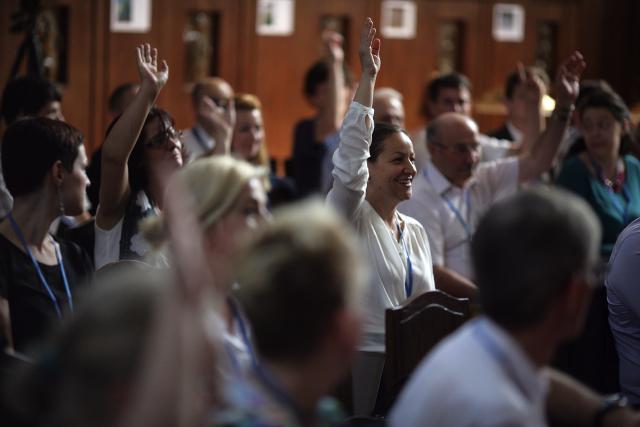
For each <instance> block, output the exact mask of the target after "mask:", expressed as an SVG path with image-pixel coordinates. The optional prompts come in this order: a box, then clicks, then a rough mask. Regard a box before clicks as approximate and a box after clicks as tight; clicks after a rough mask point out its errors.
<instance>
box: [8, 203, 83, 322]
mask: <svg viewBox="0 0 640 427" xmlns="http://www.w3.org/2000/svg"><path fill="white" fill-rule="evenodd" d="M7 217H8V218H9V222H10V223H11V227H12V228H13V231H14V232H15V233H16V235H17V236H18V239H19V240H20V243H22V246H23V247H24V250H25V251H26V252H27V254H28V255H29V258H31V263H32V264H33V267H34V268H35V269H36V273H37V274H38V278H39V279H40V283H41V284H42V287H43V288H44V290H45V291H46V293H47V295H48V296H49V299H50V300H51V302H52V303H53V306H54V308H55V310H56V314H57V315H58V319H61V320H62V310H61V309H60V305H59V304H58V299H57V298H56V296H55V294H54V293H53V290H52V289H51V287H50V286H49V283H48V282H47V279H45V277H44V274H43V273H42V270H41V269H40V265H39V264H38V261H37V260H36V257H35V256H33V253H32V252H31V250H30V249H29V246H28V245H27V241H26V239H25V238H24V235H23V234H22V231H21V230H20V227H19V226H18V224H17V223H16V220H15V219H14V218H13V214H12V213H11V212H10V213H9V215H7ZM54 247H55V250H56V259H57V261H58V265H59V266H60V275H61V276H62V283H63V284H64V290H65V292H66V294H67V301H68V303H69V309H70V310H71V311H72V312H73V298H72V296H71V291H70V289H69V281H68V280H67V273H66V271H65V269H64V263H63V262H62V255H61V254H60V245H58V244H57V243H54Z"/></svg>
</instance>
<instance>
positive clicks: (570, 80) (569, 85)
mask: <svg viewBox="0 0 640 427" xmlns="http://www.w3.org/2000/svg"><path fill="white" fill-rule="evenodd" d="M586 65H587V64H586V63H585V62H584V58H583V57H582V54H581V53H580V52H578V51H575V52H573V53H572V54H571V55H570V56H569V57H568V58H567V59H565V61H564V62H563V63H562V65H560V68H559V69H558V74H557V75H556V81H555V86H556V87H555V92H556V93H555V95H556V102H557V104H558V106H560V107H567V108H568V107H570V106H571V105H573V103H574V102H575V100H576V98H577V97H578V93H579V92H580V76H582V72H583V71H584V69H585V67H586Z"/></svg>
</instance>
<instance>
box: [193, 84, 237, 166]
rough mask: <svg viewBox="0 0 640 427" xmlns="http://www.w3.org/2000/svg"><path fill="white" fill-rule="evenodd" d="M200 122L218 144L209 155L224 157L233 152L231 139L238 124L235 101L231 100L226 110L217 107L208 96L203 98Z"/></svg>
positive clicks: (200, 108) (200, 104) (199, 114)
mask: <svg viewBox="0 0 640 427" xmlns="http://www.w3.org/2000/svg"><path fill="white" fill-rule="evenodd" d="M196 114H197V115H198V122H199V123H201V124H202V125H203V126H204V128H205V129H206V131H207V133H208V134H209V135H211V136H212V137H213V140H214V141H215V142H216V143H215V145H214V146H213V148H212V149H211V150H209V151H208V152H207V153H205V154H204V155H205V156H208V155H224V154H229V153H230V152H231V139H232V137H233V127H234V126H235V124H236V109H235V106H234V103H233V99H230V100H229V105H227V107H226V109H225V108H223V107H220V106H218V105H216V103H215V102H213V100H212V99H211V98H209V97H208V96H203V97H202V98H201V99H200V101H199V102H198V111H197V112H196Z"/></svg>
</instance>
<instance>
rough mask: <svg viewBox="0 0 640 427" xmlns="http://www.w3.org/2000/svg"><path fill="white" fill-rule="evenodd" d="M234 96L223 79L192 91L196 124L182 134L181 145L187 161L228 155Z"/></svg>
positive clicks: (206, 81) (203, 82)
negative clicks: (215, 155)
mask: <svg viewBox="0 0 640 427" xmlns="http://www.w3.org/2000/svg"><path fill="white" fill-rule="evenodd" d="M233 96H234V93H233V88H232V87H231V85H230V84H229V83H227V82H226V81H225V80H223V79H221V78H220V77H208V78H206V79H204V80H201V81H199V82H198V83H196V85H195V86H194V87H193V91H192V92H191V101H192V105H193V111H194V114H195V117H196V122H195V124H194V125H193V126H192V127H191V128H189V129H185V130H184V131H183V138H182V144H183V146H184V148H185V150H186V152H187V155H188V156H187V158H185V161H187V162H192V161H193V160H195V159H197V158H198V157H200V156H202V155H205V154H209V153H218V154H224V153H228V152H229V146H230V144H231V137H232V136H233V126H234V125H235V120H236V109H235V103H234V100H233Z"/></svg>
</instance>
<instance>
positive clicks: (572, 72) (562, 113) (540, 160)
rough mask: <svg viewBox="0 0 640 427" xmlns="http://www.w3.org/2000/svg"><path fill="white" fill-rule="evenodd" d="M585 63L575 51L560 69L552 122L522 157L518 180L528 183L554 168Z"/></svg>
mask: <svg viewBox="0 0 640 427" xmlns="http://www.w3.org/2000/svg"><path fill="white" fill-rule="evenodd" d="M584 68H585V62H584V60H583V58H582V55H581V54H580V52H577V51H576V52H574V53H573V54H571V56H570V57H569V58H567V59H566V60H565V61H564V63H563V64H562V65H561V66H560V69H559V70H558V74H557V77H556V82H555V85H556V100H557V103H556V109H555V111H554V113H553V116H552V120H551V123H550V124H549V127H548V128H547V129H546V130H545V132H544V133H543V134H542V135H541V136H540V138H539V139H538V141H537V142H536V143H535V144H534V146H533V147H532V149H531V151H530V152H525V153H523V154H522V155H521V156H520V167H519V174H518V180H519V182H526V181H529V180H531V179H534V178H537V177H538V176H540V174H541V173H542V172H544V171H546V170H547V169H549V168H550V167H551V162H552V161H553V158H554V156H555V154H556V151H557V150H558V146H559V145H560V142H561V141H562V138H563V136H564V133H565V132H566V130H567V128H568V126H569V119H570V117H571V112H572V111H573V103H574V102H575V100H576V98H577V96H578V92H579V90H580V76H581V75H582V71H583V70H584Z"/></svg>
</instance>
